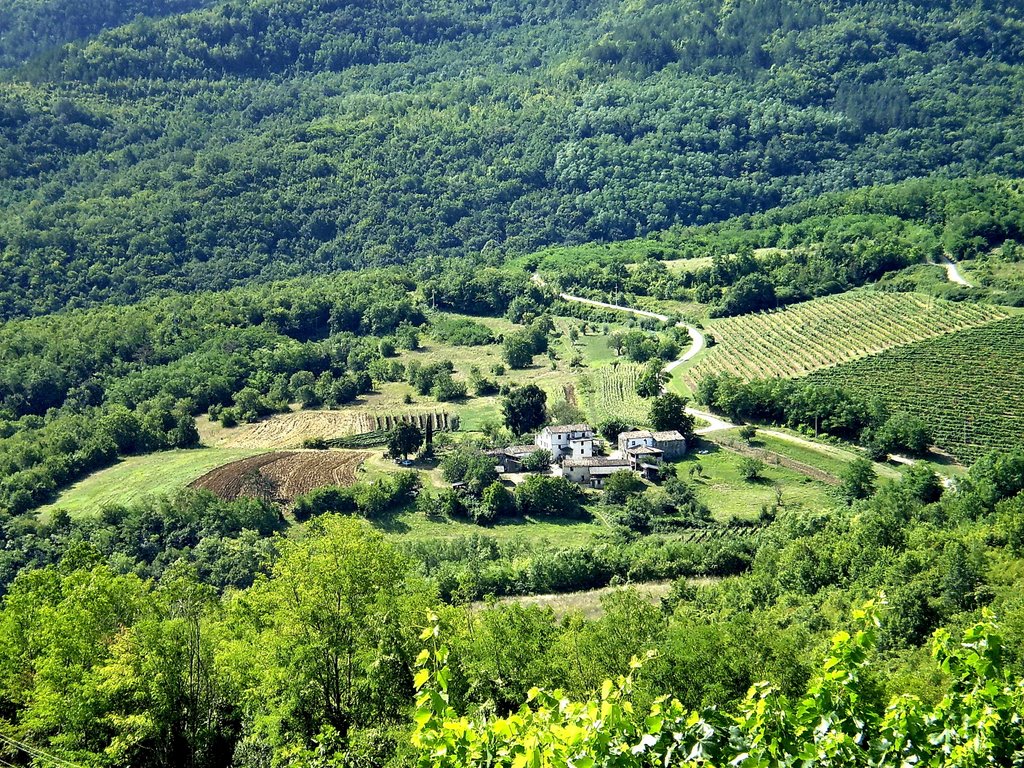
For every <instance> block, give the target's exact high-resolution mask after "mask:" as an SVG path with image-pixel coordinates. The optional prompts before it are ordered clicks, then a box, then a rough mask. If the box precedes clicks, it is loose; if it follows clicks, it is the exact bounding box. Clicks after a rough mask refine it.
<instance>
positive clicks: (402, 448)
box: [388, 421, 423, 459]
mask: <svg viewBox="0 0 1024 768" xmlns="http://www.w3.org/2000/svg"><path fill="white" fill-rule="evenodd" d="M422 444H423V433H422V432H421V431H420V428H419V427H417V426H416V425H415V424H410V423H409V422H406V421H403V422H400V423H399V424H397V425H396V426H395V428H394V429H392V430H391V433H390V434H389V435H388V453H390V454H391V455H392V456H401V457H402V458H403V459H405V458H406V457H408V455H409V454H410V453H415V451H416V450H417V449H418V448H419V447H420V445H422Z"/></svg>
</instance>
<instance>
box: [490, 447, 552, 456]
mask: <svg viewBox="0 0 1024 768" xmlns="http://www.w3.org/2000/svg"><path fill="white" fill-rule="evenodd" d="M543 450H544V449H543V448H539V447H537V446H536V445H510V446H507V447H506V448H502V449H501V452H502V453H504V454H505V455H506V456H529V455H530V454H531V453H535V452H537V451H543Z"/></svg>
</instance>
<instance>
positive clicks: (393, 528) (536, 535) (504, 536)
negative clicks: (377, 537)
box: [375, 509, 607, 547]
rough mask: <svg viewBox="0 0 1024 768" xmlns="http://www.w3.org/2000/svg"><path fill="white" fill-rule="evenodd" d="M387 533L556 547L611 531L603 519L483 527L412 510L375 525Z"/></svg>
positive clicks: (408, 538)
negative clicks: (495, 540) (429, 517)
mask: <svg viewBox="0 0 1024 768" xmlns="http://www.w3.org/2000/svg"><path fill="white" fill-rule="evenodd" d="M375 525H377V527H378V528H380V529H381V530H382V531H384V532H385V533H388V534H389V535H392V536H396V537H401V538H402V539H403V540H405V541H437V540H439V539H456V538H460V537H463V536H487V537H490V538H493V539H497V540H498V541H524V540H525V541H530V542H532V543H535V544H543V543H548V544H551V545H552V546H556V547H578V546H584V545H586V544H587V543H589V542H590V541H591V540H592V539H593V538H594V536H595V535H597V534H598V533H600V532H602V531H605V530H607V529H606V527H605V526H604V524H603V523H601V522H600V521H599V520H596V519H595V520H594V521H593V522H582V521H579V520H534V519H530V518H526V519H516V520H510V521H507V522H504V523H502V524H500V525H491V526H486V527H483V526H479V525H475V524H473V523H470V522H463V521H460V520H428V519H427V518H425V517H423V516H422V515H420V514H418V513H416V512H415V511H414V510H412V509H408V510H403V511H401V512H397V513H395V514H393V515H390V516H388V517H386V518H384V519H383V520H380V521H377V522H376V523H375Z"/></svg>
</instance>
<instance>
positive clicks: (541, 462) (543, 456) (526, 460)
mask: <svg viewBox="0 0 1024 768" xmlns="http://www.w3.org/2000/svg"><path fill="white" fill-rule="evenodd" d="M522 465H523V471H524V472H544V471H546V470H547V469H548V467H550V466H551V452H550V451H548V450H546V449H544V448H538V449H537V450H536V451H534V452H533V453H530V454H527V455H526V456H524V457H523V461H522Z"/></svg>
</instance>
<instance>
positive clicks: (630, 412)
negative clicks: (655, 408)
mask: <svg viewBox="0 0 1024 768" xmlns="http://www.w3.org/2000/svg"><path fill="white" fill-rule="evenodd" d="M642 370H643V369H642V368H641V366H639V365H634V364H633V363H622V364H620V365H618V366H615V367H613V366H604V367H601V368H598V369H596V370H593V371H587V372H586V373H582V374H580V377H579V391H580V392H581V393H582V395H583V399H584V405H585V410H586V411H587V413H588V414H589V416H590V418H591V420H592V421H593V422H594V424H600V423H602V422H604V421H607V420H609V419H612V418H615V419H622V420H624V421H628V422H630V423H631V424H640V423H643V422H645V421H647V413H648V410H649V409H650V404H649V403H648V402H647V401H646V400H644V399H643V398H642V397H640V396H639V395H638V394H637V393H636V380H637V377H638V376H639V375H640V372H641V371H642Z"/></svg>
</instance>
